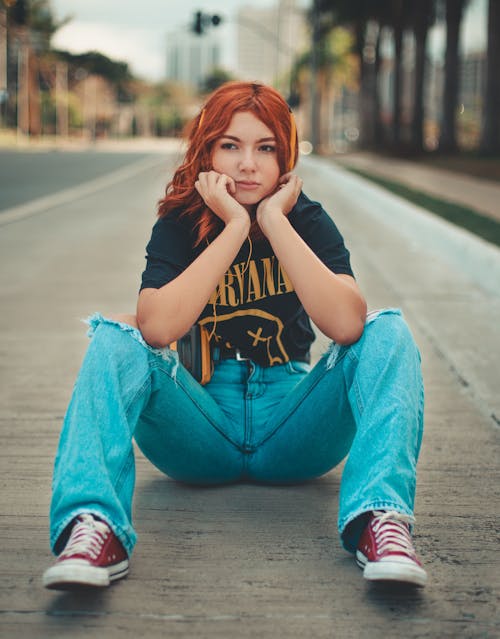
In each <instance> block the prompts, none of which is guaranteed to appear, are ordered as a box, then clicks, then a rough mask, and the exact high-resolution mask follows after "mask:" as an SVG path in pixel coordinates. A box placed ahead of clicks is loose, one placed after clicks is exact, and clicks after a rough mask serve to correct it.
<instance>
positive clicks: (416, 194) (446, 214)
mask: <svg viewBox="0 0 500 639" xmlns="http://www.w3.org/2000/svg"><path fill="white" fill-rule="evenodd" d="M343 166H344V168H346V169H348V170H349V171H351V172H352V173H356V174H357V175H360V176H361V177H364V178H366V179H367V180H370V181H371V182H375V184H378V185H379V186H382V187H383V188H385V189H387V190H388V191H391V192H392V193H395V194H396V195H399V196H400V197H402V198H404V199H405V200H409V201H410V202H413V204H417V205H418V206H421V207H422V208H424V209H426V210H427V211H430V212H431V213H434V214H436V215H439V216H440V217H442V218H444V219H445V220H448V222H452V223H453V224H456V225H457V226H461V227H462V228H464V229H467V230H468V231H470V232H471V233H475V234H476V235H479V237H482V238H483V239H484V240H487V241H488V242H491V243H492V244H495V245H496V246H500V222H497V221H496V220H493V219H492V218H490V217H488V216H486V215H482V214H481V213H478V212H477V211H474V210H473V209H469V208H468V207H466V206H463V205H461V204H457V203H456V202H450V201H448V200H442V199H440V198H437V197H434V196H433V195H428V194H427V193H423V192H422V191H417V190H416V189H412V188H410V187H408V186H405V185H404V184H401V182H394V181H393V180H386V179H385V178H381V177H379V176H378V175H373V173H369V172H368V171H363V170H361V169H358V168H355V167H353V166H349V165H343ZM499 204H500V203H499Z"/></svg>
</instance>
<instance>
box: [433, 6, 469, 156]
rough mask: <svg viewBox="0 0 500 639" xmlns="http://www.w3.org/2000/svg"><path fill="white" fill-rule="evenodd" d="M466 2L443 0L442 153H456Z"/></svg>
mask: <svg viewBox="0 0 500 639" xmlns="http://www.w3.org/2000/svg"><path fill="white" fill-rule="evenodd" d="M466 3H467V0H445V15H446V52H445V61H444V67H445V70H444V73H445V77H444V95H443V120H442V123H441V135H440V139H439V150H440V151H442V152H444V153H456V152H457V150H458V145H457V135H456V112H457V106H458V85H459V70H460V65H459V57H458V43H459V36H460V26H461V23H462V18H463V13H464V9H465V5H466Z"/></svg>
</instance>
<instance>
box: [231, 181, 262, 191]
mask: <svg viewBox="0 0 500 639" xmlns="http://www.w3.org/2000/svg"><path fill="white" fill-rule="evenodd" d="M236 186H239V187H240V188H241V189H248V190H249V191H251V190H253V189H258V188H259V186H260V184H259V183H258V182H251V181H250V180H241V181H238V182H236Z"/></svg>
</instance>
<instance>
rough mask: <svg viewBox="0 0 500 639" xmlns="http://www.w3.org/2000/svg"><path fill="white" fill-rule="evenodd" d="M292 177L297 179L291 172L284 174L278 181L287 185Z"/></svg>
mask: <svg viewBox="0 0 500 639" xmlns="http://www.w3.org/2000/svg"><path fill="white" fill-rule="evenodd" d="M292 177H295V176H294V175H293V173H291V172H288V173H284V174H283V175H282V176H281V177H280V179H279V180H278V184H287V183H288V182H289V181H290V179H291V178H292Z"/></svg>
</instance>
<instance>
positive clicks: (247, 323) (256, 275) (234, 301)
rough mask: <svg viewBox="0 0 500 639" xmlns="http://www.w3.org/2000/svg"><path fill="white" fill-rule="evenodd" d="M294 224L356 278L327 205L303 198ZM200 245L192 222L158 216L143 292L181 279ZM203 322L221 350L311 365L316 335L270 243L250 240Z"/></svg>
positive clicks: (266, 362)
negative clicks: (193, 230)
mask: <svg viewBox="0 0 500 639" xmlns="http://www.w3.org/2000/svg"><path fill="white" fill-rule="evenodd" d="M288 219H289V220H290V223H291V224H292V226H293V228H294V229H295V230H296V231H297V233H298V234H299V235H300V236H301V237H302V239H303V240H304V241H305V242H306V243H307V244H308V246H309V247H310V248H311V249H312V250H313V251H314V253H315V254H316V255H317V256H318V257H319V258H320V260H321V261H322V262H323V263H324V264H325V265H326V266H327V267H328V268H329V269H330V270H331V271H333V272H334V273H345V274H348V275H353V272H352V270H351V266H350V262H349V251H348V250H347V249H346V247H345V246H344V240H343V238H342V236H341V234H340V232H339V231H338V229H337V227H336V226H335V224H334V222H333V221H332V219H331V218H330V217H329V215H328V214H327V213H326V212H325V211H324V210H323V208H322V207H321V205H320V204H318V203H317V202H313V201H311V200H310V199H309V198H308V197H307V196H306V195H304V194H303V193H301V194H300V196H299V198H298V200H297V204H296V205H295V207H294V208H293V210H292V211H291V212H290V214H289V216H288ZM193 245H194V236H193V233H192V229H191V228H190V223H189V221H188V220H187V218H186V217H182V216H179V214H178V213H176V212H172V213H170V214H168V215H166V216H164V217H161V218H159V219H158V221H157V222H156V224H155V225H154V227H153V232H152V235H151V240H150V241H149V243H148V245H147V248H146V251H147V255H146V260H147V265H146V269H145V270H144V272H143V274H142V284H141V290H142V289H143V288H160V287H161V286H163V285H164V284H166V283H167V282H170V281H171V280H173V279H175V278H176V277H177V276H178V275H179V274H180V273H182V271H183V270H184V269H186V268H187V267H188V266H189V264H191V262H193V260H195V259H196V257H197V256H198V255H199V254H200V253H201V252H202V251H203V250H204V248H206V245H204V246H197V247H194V246H193ZM198 323H199V324H201V325H202V326H204V327H206V328H207V329H208V331H209V333H212V332H213V336H212V342H213V343H214V344H215V345H221V346H226V347H228V348H238V349H239V350H240V351H241V354H242V355H243V356H245V357H250V358H251V359H252V360H253V361H255V362H256V363H258V364H260V365H262V366H273V365H275V364H283V363H285V362H288V361H289V360H294V359H298V360H302V361H308V358H309V350H310V346H311V344H312V342H313V341H314V337H315V336H314V332H313V330H312V327H311V324H310V321H309V317H308V316H307V314H306V312H305V310H304V308H303V306H302V304H301V303H300V301H299V299H298V297H297V295H296V294H295V292H294V288H293V285H292V283H291V281H290V279H289V277H288V276H287V274H286V273H285V271H284V270H283V268H281V265H280V263H279V262H278V259H277V258H276V256H275V254H274V252H273V249H272V247H271V245H270V244H269V242H268V241H267V240H261V241H254V242H252V243H250V242H249V241H246V242H244V244H243V246H242V247H241V249H240V251H239V253H238V255H237V256H236V258H235V259H234V261H233V263H232V265H231V266H230V268H229V269H228V271H227V272H226V274H225V275H224V277H223V278H222V279H221V281H220V282H219V284H218V286H217V288H216V290H215V291H214V293H213V294H212V296H211V297H210V299H209V300H208V303H207V305H206V307H205V309H204V310H203V312H202V313H201V315H200V317H199V318H198ZM214 324H215V330H214Z"/></svg>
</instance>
